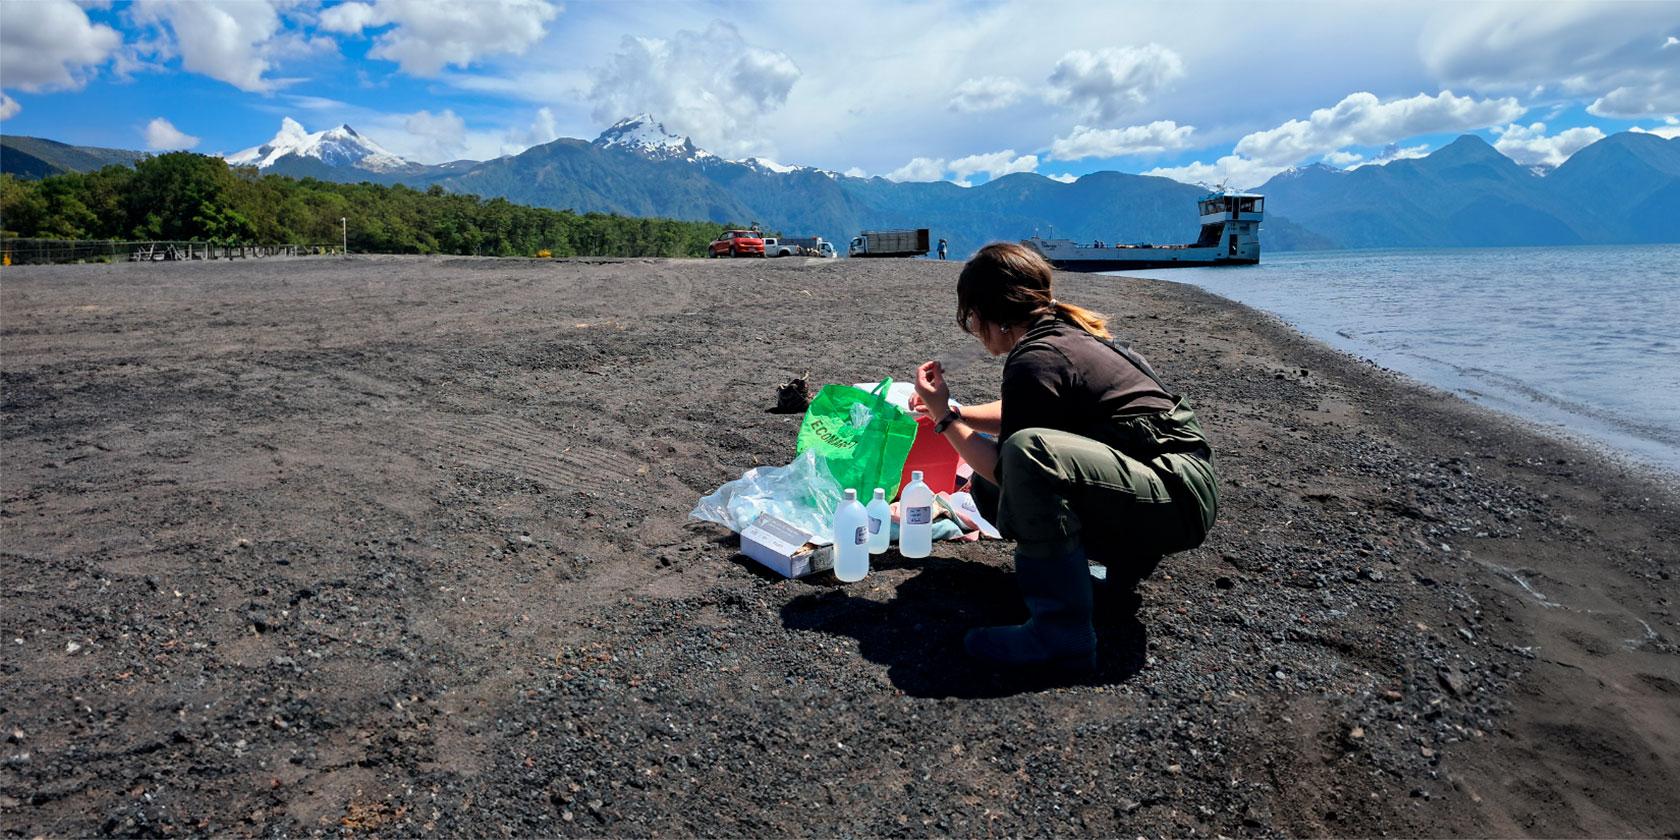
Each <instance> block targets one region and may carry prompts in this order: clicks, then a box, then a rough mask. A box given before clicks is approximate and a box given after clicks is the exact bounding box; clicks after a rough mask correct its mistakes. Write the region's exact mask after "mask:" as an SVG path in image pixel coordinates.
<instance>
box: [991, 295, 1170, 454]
mask: <svg viewBox="0 0 1680 840" xmlns="http://www.w3.org/2000/svg"><path fill="white" fill-rule="evenodd" d="M1172 407H1173V399H1172V397H1171V395H1169V394H1167V392H1165V391H1163V390H1161V387H1160V386H1159V385H1156V384H1155V380H1153V379H1150V378H1149V376H1148V375H1146V374H1145V373H1144V372H1143V371H1141V370H1139V369H1138V367H1137V366H1136V365H1134V364H1132V363H1131V362H1129V361H1127V360H1126V359H1125V357H1123V356H1121V355H1120V354H1119V353H1117V352H1115V350H1114V348H1113V347H1110V346H1108V345H1107V344H1105V343H1104V342H1103V341H1102V340H1101V339H1098V338H1097V337H1096V336H1093V335H1091V334H1090V333H1088V332H1085V331H1084V330H1082V329H1080V328H1078V327H1076V326H1074V325H1072V324H1069V323H1067V322H1065V321H1062V320H1060V319H1057V318H1054V317H1050V316H1046V317H1044V318H1041V319H1039V320H1038V321H1037V322H1036V323H1034V324H1033V325H1032V327H1031V328H1029V329H1028V330H1027V334H1026V335H1024V336H1022V337H1021V340H1020V342H1019V343H1017V344H1016V345H1015V349H1013V350H1011V351H1009V356H1008V358H1006V359H1005V360H1004V363H1003V429H1002V435H1001V436H1000V437H999V441H1000V442H1001V441H1004V440H1008V439H1009V436H1010V435H1012V434H1015V433H1016V432H1018V431H1020V430H1022V429H1035V428H1043V429H1056V430H1058V431H1063V432H1070V433H1072V434H1076V435H1082V436H1084V437H1088V438H1093V439H1095V440H1106V439H1107V438H1108V435H1107V434H1106V433H1105V432H1106V430H1107V429H1108V428H1110V427H1111V426H1112V424H1113V420H1114V418H1115V417H1120V416H1124V415H1127V414H1147V413H1149V412H1154V411H1165V410H1167V409H1170V408H1172Z"/></svg>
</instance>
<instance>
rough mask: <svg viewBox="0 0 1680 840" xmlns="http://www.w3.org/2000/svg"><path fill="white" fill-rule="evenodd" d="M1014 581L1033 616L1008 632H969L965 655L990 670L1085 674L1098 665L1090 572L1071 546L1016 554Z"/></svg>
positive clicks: (989, 629) (1078, 551) (998, 629)
mask: <svg viewBox="0 0 1680 840" xmlns="http://www.w3.org/2000/svg"><path fill="white" fill-rule="evenodd" d="M1015 578H1016V583H1017V584H1018V585H1019V586H1020V587H1021V595H1022V597H1023V598H1024V599H1025V600H1026V602H1027V611H1028V612H1030V613H1032V617H1031V618H1029V619H1027V623H1026V624H1018V625H1015V626H1013V627H981V628H978V629H975V630H970V631H968V635H967V636H964V637H963V648H964V649H966V650H967V651H968V655H969V656H972V657H974V658H975V659H979V660H982V661H985V662H989V663H991V664H993V665H1002V666H1007V667H1051V668H1059V669H1069V670H1089V669H1092V668H1095V667H1096V664H1097V634H1096V633H1095V632H1094V631H1092V629H1091V572H1090V570H1089V566H1088V564H1087V563H1086V561H1085V551H1084V550H1083V549H1082V548H1080V547H1079V545H1078V544H1077V543H1075V544H1074V545H1073V546H1072V547H1071V548H1067V549H1065V550H1058V551H1048V552H1037V551H1021V550H1017V551H1016V552H1015Z"/></svg>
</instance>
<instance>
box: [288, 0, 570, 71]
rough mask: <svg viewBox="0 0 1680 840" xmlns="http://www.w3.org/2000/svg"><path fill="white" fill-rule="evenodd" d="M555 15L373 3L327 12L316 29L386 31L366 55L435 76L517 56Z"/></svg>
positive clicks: (497, 0) (512, 7) (529, 9)
mask: <svg viewBox="0 0 1680 840" xmlns="http://www.w3.org/2000/svg"><path fill="white" fill-rule="evenodd" d="M559 14H560V6H559V5H558V4H556V3H552V2H549V0H471V2H460V0H457V1H456V2H438V0H373V2H372V3H359V2H349V3H341V4H339V5H337V6H333V7H332V8H329V9H327V10H326V11H324V12H322V13H321V21H320V26H321V28H322V29H324V30H326V31H328V32H341V33H345V34H351V35H354V34H358V33H361V32H362V31H364V30H367V29H377V28H379V27H383V26H389V27H390V29H387V30H385V31H384V32H381V33H379V34H378V35H376V36H374V42H373V48H372V49H370V50H368V55H369V56H370V57H372V58H378V59H385V60H388V61H394V62H396V63H397V65H398V66H399V67H401V68H402V70H403V72H405V73H409V74H412V75H416V76H435V75H437V74H438V73H440V72H442V71H443V68H445V67H447V66H449V65H454V66H456V67H466V66H468V65H470V64H472V63H473V62H474V61H477V60H478V59H480V58H482V57H484V56H488V55H497V54H510V55H523V54H524V53H525V52H526V51H527V50H529V49H530V48H531V46H532V45H533V44H535V43H537V42H538V41H540V40H542V37H543V36H544V35H545V34H547V31H548V22H549V21H551V20H553V19H554V18H555V16H557V15H559Z"/></svg>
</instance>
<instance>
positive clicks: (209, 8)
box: [132, 0, 293, 93]
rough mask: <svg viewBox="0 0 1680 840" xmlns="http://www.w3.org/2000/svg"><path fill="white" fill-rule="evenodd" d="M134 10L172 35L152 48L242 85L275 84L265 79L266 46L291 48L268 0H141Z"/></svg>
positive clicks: (263, 89) (259, 89)
mask: <svg viewBox="0 0 1680 840" xmlns="http://www.w3.org/2000/svg"><path fill="white" fill-rule="evenodd" d="M132 14H133V16H134V19H135V20H136V21H137V22H139V23H141V24H152V25H155V26H157V27H158V28H159V29H162V28H163V27H167V28H168V30H169V31H170V32H172V33H173V34H174V42H173V46H172V48H171V46H170V44H169V42H168V41H167V40H166V39H162V38H160V39H158V40H157V41H156V42H154V44H153V49H155V50H159V51H164V54H167V52H174V53H177V54H179V55H180V57H181V66H182V67H184V68H186V69H187V70H189V71H191V72H193V73H202V74H204V75H206V76H209V77H210V78H212V79H216V80H218V81H223V82H227V83H228V84H230V85H233V86H234V87H236V88H239V89H240V90H245V91H252V92H256V93H267V92H269V91H272V90H273V89H274V88H275V87H276V86H277V84H278V83H277V82H276V81H275V80H273V79H269V78H265V75H266V74H267V73H268V71H269V70H270V69H272V67H273V62H272V61H271V60H270V51H271V50H290V49H292V48H293V46H292V44H291V39H292V37H293V36H286V35H284V34H283V32H282V30H283V23H282V21H281V20H280V14H279V12H278V11H276V9H275V7H274V6H273V5H271V4H270V2H268V0H221V2H216V0H139V2H137V3H135V5H134V6H133V9H132ZM283 44H284V45H285V46H282V45H283Z"/></svg>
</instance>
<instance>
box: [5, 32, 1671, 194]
mask: <svg viewBox="0 0 1680 840" xmlns="http://www.w3.org/2000/svg"><path fill="white" fill-rule="evenodd" d="M0 97H3V98H0V132H4V133H6V134H23V135H35V136H43V137H49V138H53V139H57V140H62V141H65V142H70V143H76V144H82V145H97V146H113V147H119V148H141V149H147V148H149V149H156V150H163V149H173V148H190V149H193V150H195V151H200V152H207V153H232V152H235V151H238V150H241V149H244V148H247V147H250V146H255V145H258V144H260V143H262V142H264V141H266V140H267V139H268V138H270V137H271V136H273V135H274V133H275V132H276V130H277V129H278V128H279V125H280V121H281V119H282V118H284V117H291V118H293V119H295V120H297V121H298V122H300V123H301V124H303V125H304V126H305V127H306V128H308V129H309V130H311V131H317V130H321V129H325V128H330V127H332V126H334V125H338V124H340V123H348V124H349V125H351V126H353V127H354V128H356V129H357V130H358V131H359V132H361V133H362V134H364V135H366V136H368V137H371V138H373V139H374V140H375V141H377V142H379V143H380V144H381V145H383V146H385V147H386V148H388V149H390V150H392V151H394V152H396V153H398V154H401V155H403V156H405V157H408V158H410V159H413V160H418V161H422V162H427V163H434V162H441V161H445V160H452V159H459V158H473V159H485V158H490V157H495V156H497V155H501V154H511V153H516V152H518V151H520V150H522V149H524V148H527V147H529V146H531V145H533V144H536V143H542V142H547V141H549V140H552V139H554V138H556V137H583V138H590V137H593V136H595V135H596V134H597V133H599V132H600V131H601V130H602V129H603V128H605V127H606V126H608V125H610V124H611V123H612V122H614V121H615V120H616V119H618V118H620V117H623V116H628V115H631V114H636V113H642V112H647V113H652V114H653V115H655V116H656V117H657V118H658V119H660V120H661V121H662V122H663V123H664V124H665V126H666V127H667V128H668V129H670V130H671V131H673V132H675V133H679V134H686V135H690V136H692V137H693V138H694V140H695V142H696V143H697V144H698V145H700V146H701V147H703V148H707V149H710V150H712V151H714V152H717V153H718V154H722V155H724V156H726V157H731V158H741V157H747V156H758V157H762V158H768V159H773V160H776V161H780V162H783V163H797V164H806V165H813V166H821V167H824V168H828V169H833V170H836V171H842V172H850V173H852V174H867V175H883V176H887V177H892V178H897V179H914V180H932V179H940V178H943V179H949V180H953V181H956V182H958V183H968V184H973V183H981V182H984V181H985V180H987V179H988V178H991V177H996V176H997V175H1001V174H1004V173H1007V172H1014V171H1036V172H1039V173H1042V174H1045V175H1049V176H1053V177H1063V178H1066V177H1069V176H1073V175H1079V174H1083V173H1086V172H1091V171H1095V170H1101V169H1118V170H1121V171H1127V172H1149V173H1155V174H1163V175H1168V176H1171V177H1177V178H1180V179H1181V180H1188V181H1217V180H1228V181H1229V182H1230V183H1232V184H1233V185H1234V186H1252V185H1254V184H1258V183H1260V182H1261V181H1263V180H1265V178H1266V177H1269V175H1270V174H1272V173H1275V172H1277V171H1279V170H1281V169H1283V168H1286V167H1289V166H1298V165H1304V164H1308V163H1314V162H1324V163H1329V164H1331V165H1336V166H1343V167H1347V166H1356V165H1361V164H1368V163H1371V162H1381V161H1384V160H1389V159H1393V158H1394V157H1397V156H1415V155H1419V154H1423V153H1425V152H1427V151H1428V150H1430V149H1433V148H1437V147H1439V146H1440V145H1442V144H1443V143H1445V142H1449V141H1450V140H1451V139H1452V138H1454V137H1456V136H1458V135H1459V134H1461V133H1467V132H1470V133H1477V134H1480V135H1481V136H1483V137H1485V138H1487V139H1488V140H1489V141H1490V142H1493V143H1495V144H1496V145H1497V146H1498V147H1499V148H1500V149H1501V150H1502V151H1504V152H1506V153H1507V154H1509V155H1510V156H1512V157H1513V159H1516V160H1518V162H1520V163H1524V164H1529V165H1548V164H1550V165H1555V164H1557V163H1559V162H1561V161H1562V160H1564V159H1566V158H1567V156H1568V155H1569V154H1570V153H1573V152H1574V151H1575V150H1577V149H1579V148H1580V147H1582V146H1584V145H1586V144H1588V143H1590V142H1592V141H1594V140H1596V139H1598V138H1599V137H1602V136H1604V135H1606V134H1609V133H1613V132H1616V131H1623V130H1629V129H1639V130H1647V131H1656V132H1659V133H1663V134H1666V135H1668V136H1671V137H1672V136H1675V135H1676V134H1680V124H1677V120H1676V116H1677V115H1680V2H1619V3H1608V2H1557V3H1548V2H1526V3H1519V2H1499V3H1486V4H1480V3H1468V2H1456V3H1395V2H1389V3H1383V4H1375V3H1356V2H1338V3H1308V2H1271V3H1261V2H1249V3H1215V2H1208V3H1193V4H1192V3H1159V4H1157V3H1109V4H1095V3H1090V2H1080V3H1065V4H1059V3H1054V2H1048V0H1045V1H1044V2H1005V1H1004V0H996V1H995V2H929V3H910V4H906V3H896V2H883V1H880V0H859V2H852V3H830V4H816V3H799V2H793V3H789V2H781V3H774V4H758V3H750V2H715V3H714V2H704V3H676V2H632V1H631V0H624V2H567V3H564V4H562V3H559V2H551V0H453V2H447V3H440V2H429V1H428V0H345V1H344V2H340V1H339V0H229V1H228V2H221V1H219V0H136V2H131V3H104V2H91V1H90V0H83V1H82V2H75V1H74V0H0Z"/></svg>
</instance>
